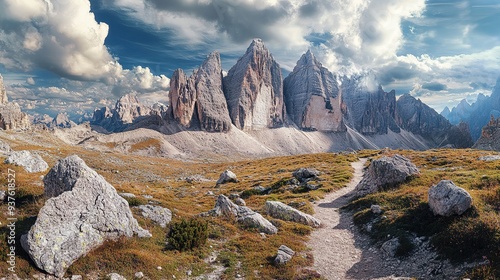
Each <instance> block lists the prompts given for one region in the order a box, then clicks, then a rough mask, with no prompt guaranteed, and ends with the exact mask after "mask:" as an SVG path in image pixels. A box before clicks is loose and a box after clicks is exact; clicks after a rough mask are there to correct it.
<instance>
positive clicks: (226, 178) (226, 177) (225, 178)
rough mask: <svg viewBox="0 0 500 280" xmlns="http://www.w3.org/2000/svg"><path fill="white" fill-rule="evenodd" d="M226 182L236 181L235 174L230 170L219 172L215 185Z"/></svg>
mask: <svg viewBox="0 0 500 280" xmlns="http://www.w3.org/2000/svg"><path fill="white" fill-rule="evenodd" d="M226 183H238V179H237V178H236V174H234V173H233V172H232V171H231V170H226V171H224V172H222V174H220V177H219V180H217V183H216V185H222V184H226Z"/></svg>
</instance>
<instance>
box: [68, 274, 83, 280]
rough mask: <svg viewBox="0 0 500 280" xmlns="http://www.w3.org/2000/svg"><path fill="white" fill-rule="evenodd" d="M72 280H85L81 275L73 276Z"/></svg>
mask: <svg viewBox="0 0 500 280" xmlns="http://www.w3.org/2000/svg"><path fill="white" fill-rule="evenodd" d="M71 280H83V277H82V276H81V275H71Z"/></svg>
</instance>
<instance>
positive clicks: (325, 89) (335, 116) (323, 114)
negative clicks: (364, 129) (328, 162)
mask: <svg viewBox="0 0 500 280" xmlns="http://www.w3.org/2000/svg"><path fill="white" fill-rule="evenodd" d="M283 84H284V86H283V92H284V96H285V102H286V109H287V112H288V114H289V115H290V117H291V118H292V120H293V121H294V122H295V124H297V126H298V127H300V128H302V129H304V130H319V131H335V132H338V131H346V129H347V128H346V126H345V124H344V118H343V112H342V105H343V104H342V94H341V91H340V87H339V82H338V77H336V76H334V75H333V74H332V73H331V72H330V71H328V69H326V68H325V67H323V65H321V63H320V62H318V61H317V60H316V58H315V57H314V55H313V54H312V52H311V51H307V53H305V54H304V55H302V57H301V58H300V59H299V61H297V65H296V66H295V68H294V69H293V72H291V73H290V75H288V77H287V78H286V79H285V80H284V82H283Z"/></svg>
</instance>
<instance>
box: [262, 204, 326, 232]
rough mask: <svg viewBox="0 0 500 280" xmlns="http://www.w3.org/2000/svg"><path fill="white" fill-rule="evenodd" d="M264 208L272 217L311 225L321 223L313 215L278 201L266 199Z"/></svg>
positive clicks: (317, 225) (315, 225)
mask: <svg viewBox="0 0 500 280" xmlns="http://www.w3.org/2000/svg"><path fill="white" fill-rule="evenodd" d="M265 209H266V212H267V214H268V215H269V216H271V217H273V218H277V219H281V220H285V221H292V222H296V223H301V224H304V225H308V226H312V227H319V226H320V225H321V222H320V221H319V220H318V219H316V218H314V217H313V216H311V215H309V214H306V213H304V212H302V211H299V210H297V209H295V208H293V207H291V206H288V205H286V204H284V203H282V202H279V201H266V206H265Z"/></svg>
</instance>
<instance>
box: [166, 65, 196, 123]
mask: <svg viewBox="0 0 500 280" xmlns="http://www.w3.org/2000/svg"><path fill="white" fill-rule="evenodd" d="M169 100H170V111H171V115H172V117H173V118H174V120H175V121H177V122H178V123H179V124H181V125H182V126H185V127H191V126H192V125H193V124H194V123H197V122H198V120H197V119H195V118H196V116H195V114H194V112H195V104H196V90H195V86H194V79H189V78H188V77H187V76H186V74H184V71H182V69H177V70H175V72H174V75H173V76H172V79H170V91H169Z"/></svg>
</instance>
